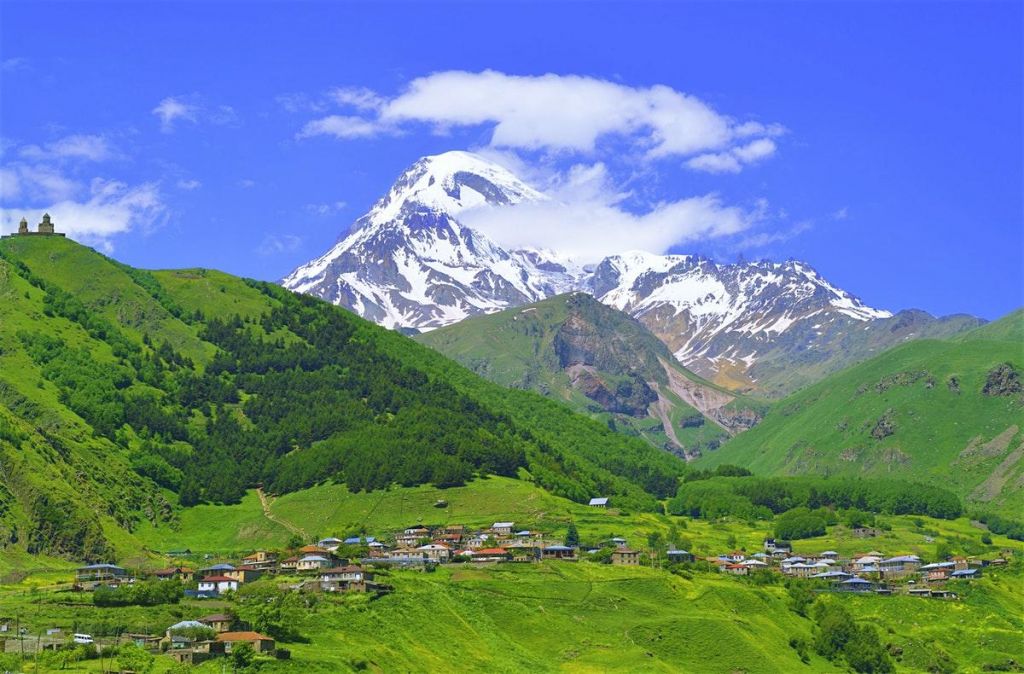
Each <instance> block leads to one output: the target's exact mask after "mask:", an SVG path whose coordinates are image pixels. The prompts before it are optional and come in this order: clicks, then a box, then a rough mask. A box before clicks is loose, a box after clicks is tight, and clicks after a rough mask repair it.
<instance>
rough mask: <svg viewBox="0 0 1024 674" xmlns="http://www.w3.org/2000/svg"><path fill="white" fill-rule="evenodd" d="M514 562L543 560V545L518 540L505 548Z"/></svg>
mask: <svg viewBox="0 0 1024 674" xmlns="http://www.w3.org/2000/svg"><path fill="white" fill-rule="evenodd" d="M505 549H506V550H508V552H509V554H510V555H512V561H513V562H535V561H537V560H538V559H540V558H541V545H540V544H539V543H537V542H534V541H529V540H516V541H513V542H511V543H509V544H508V545H506V546H505Z"/></svg>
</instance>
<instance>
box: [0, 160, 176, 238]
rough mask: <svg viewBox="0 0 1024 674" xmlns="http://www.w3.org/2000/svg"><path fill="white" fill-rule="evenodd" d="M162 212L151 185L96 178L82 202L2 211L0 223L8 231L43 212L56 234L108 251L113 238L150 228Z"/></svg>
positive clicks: (72, 201) (154, 187) (157, 196)
mask: <svg viewBox="0 0 1024 674" xmlns="http://www.w3.org/2000/svg"><path fill="white" fill-rule="evenodd" d="M165 210H166V209H165V206H164V204H163V202H162V200H161V198H160V192H159V190H158V188H157V186H156V185H155V184H153V183H145V184H142V185H138V186H135V187H130V186H128V185H126V184H124V183H122V182H119V181H116V180H104V179H101V178H95V179H93V181H92V182H91V184H90V186H89V194H88V197H87V198H86V199H85V200H75V199H64V200H61V201H57V202H55V203H52V204H50V205H49V206H47V207H45V208H39V207H17V208H4V209H3V210H2V213H0V221H2V225H3V228H4V229H5V230H11V229H14V228H15V227H16V224H15V223H16V222H17V221H18V220H20V219H21V218H22V217H27V214H30V213H36V212H39V213H42V212H43V211H45V212H47V213H49V214H50V216H51V217H52V218H53V222H54V224H55V225H56V227H57V230H58V231H61V232H65V233H67V234H68V235H69V236H71V237H73V238H75V239H77V240H80V241H84V242H89V243H95V244H98V245H101V246H102V247H104V248H105V249H106V250H110V249H111V247H112V246H111V241H110V239H111V237H112V236H114V235H116V234H122V233H124V232H128V231H130V230H132V229H134V228H136V227H149V226H152V225H154V224H155V223H156V222H157V221H158V220H159V218H160V217H161V216H162V215H163V214H164V213H165Z"/></svg>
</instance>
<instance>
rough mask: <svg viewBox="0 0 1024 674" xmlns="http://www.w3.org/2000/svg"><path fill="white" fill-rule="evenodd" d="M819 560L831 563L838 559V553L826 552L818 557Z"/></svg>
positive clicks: (833, 551)
mask: <svg viewBox="0 0 1024 674" xmlns="http://www.w3.org/2000/svg"><path fill="white" fill-rule="evenodd" d="M818 557H819V558H820V559H830V560H832V561H833V562H834V561H837V560H838V559H839V553H838V552H836V551H835V550H826V551H825V552H823V553H821V554H820V555H818Z"/></svg>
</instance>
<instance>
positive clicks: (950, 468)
mask: <svg viewBox="0 0 1024 674" xmlns="http://www.w3.org/2000/svg"><path fill="white" fill-rule="evenodd" d="M1022 320H1024V315H1022V313H1021V312H1020V311H1018V312H1014V313H1013V314H1011V315H1009V316H1006V317H1005V318H1003V319H1001V320H999V321H996V322H994V323H991V324H988V325H985V326H982V327H980V328H977V329H975V330H974V331H971V332H969V333H967V334H964V335H961V336H959V337H958V338H957V339H956V340H955V341H933V340H920V341H914V342H910V343H908V344H905V345H903V346H900V347H897V348H895V349H892V350H891V351H888V352H886V353H884V354H882V355H880V356H877V357H876V358H873V359H872V360H869V361H867V362H865V363H862V364H860V365H857V366H854V367H852V368H850V369H848V370H844V371H843V372H840V373H838V374H835V375H832V376H830V377H828V378H827V379H825V380H824V381H822V382H819V383H818V384H815V385H813V386H811V387H809V388H807V389H805V390H803V391H800V392H798V393H796V394H793V395H791V396H789V397H788V398H785V399H784V400H782V401H780V402H779V403H777V404H776V405H775V406H774V407H773V409H772V411H771V412H770V413H769V414H768V415H767V416H766V417H765V419H764V420H763V421H762V422H761V424H759V425H758V426H757V427H756V428H754V429H752V430H751V431H749V432H747V433H744V434H742V435H740V436H738V437H736V438H734V439H732V440H730V441H729V442H728V443H727V444H726V445H724V446H723V447H722V448H721V449H720V450H719V451H717V452H715V453H713V454H710V455H708V456H706V457H705V458H704V459H702V464H704V465H707V466H714V465H718V464H722V463H732V464H738V465H742V466H744V467H747V468H749V469H751V470H753V471H754V472H756V473H758V474H762V475H799V474H807V473H810V474H820V475H863V476H875V477H878V476H905V477H910V478H912V479H914V480H920V481H928V482H932V483H934V484H937V485H941V486H944V487H947V488H950V489H953V490H954V491H955V492H956V493H958V494H959V495H960V496H961V497H963V498H965V500H966V502H967V504H968V505H971V506H974V507H978V508H981V509H995V510H1001V511H1003V512H1015V513H1018V514H1019V513H1020V512H1021V508H1022V507H1024V461H1022V457H1024V393H1022V387H1021V368H1022V367H1024V339H1022V338H1021V332H1022V328H1021V322H1022Z"/></svg>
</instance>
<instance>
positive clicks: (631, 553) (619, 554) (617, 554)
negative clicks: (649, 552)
mask: <svg viewBox="0 0 1024 674" xmlns="http://www.w3.org/2000/svg"><path fill="white" fill-rule="evenodd" d="M639 563H640V553H639V552H637V551H636V550H631V549H629V548H617V549H616V550H615V551H614V552H612V564H615V565H617V566H636V565H638V564H639Z"/></svg>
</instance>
